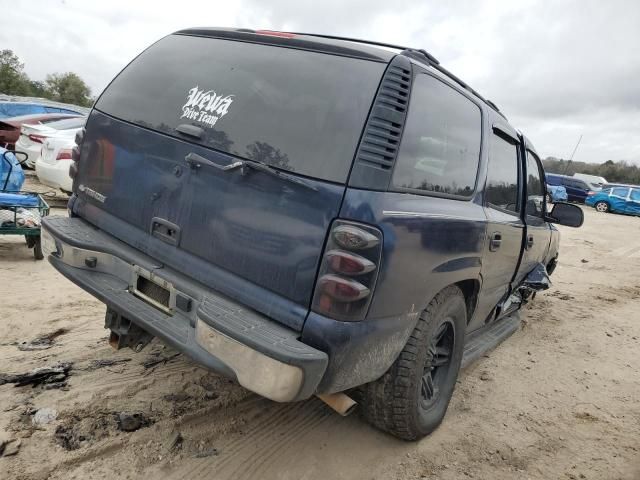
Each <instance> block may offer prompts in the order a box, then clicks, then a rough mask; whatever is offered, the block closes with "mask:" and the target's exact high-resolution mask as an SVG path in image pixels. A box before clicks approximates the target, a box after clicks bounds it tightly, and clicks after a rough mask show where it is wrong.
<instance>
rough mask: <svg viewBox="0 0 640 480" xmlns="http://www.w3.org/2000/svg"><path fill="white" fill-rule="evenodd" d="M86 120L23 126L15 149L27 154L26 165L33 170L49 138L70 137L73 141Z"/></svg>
mask: <svg viewBox="0 0 640 480" xmlns="http://www.w3.org/2000/svg"><path fill="white" fill-rule="evenodd" d="M86 120H87V118H86V117H77V118H69V119H66V120H59V121H57V122H51V123H47V124H45V125H23V126H22V129H21V130H20V138H19V139H18V141H17V142H16V146H15V149H16V151H18V152H25V153H26V154H27V155H29V158H27V161H26V162H25V165H26V166H27V167H29V168H33V167H34V166H35V164H36V161H37V160H38V157H39V156H40V151H41V150H42V145H43V144H44V142H45V141H46V140H47V139H48V138H52V137H58V136H70V138H72V139H73V136H74V135H75V134H76V131H78V129H79V128H82V127H83V126H84V123H85V122H86Z"/></svg>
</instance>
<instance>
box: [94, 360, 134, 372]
mask: <svg viewBox="0 0 640 480" xmlns="http://www.w3.org/2000/svg"><path fill="white" fill-rule="evenodd" d="M130 361H131V359H130V358H120V359H115V358H113V359H112V358H107V359H100V360H92V361H91V363H90V364H89V366H88V367H87V368H86V370H89V371H91V370H98V369H99V368H104V367H113V366H114V365H120V364H123V363H127V362H130Z"/></svg>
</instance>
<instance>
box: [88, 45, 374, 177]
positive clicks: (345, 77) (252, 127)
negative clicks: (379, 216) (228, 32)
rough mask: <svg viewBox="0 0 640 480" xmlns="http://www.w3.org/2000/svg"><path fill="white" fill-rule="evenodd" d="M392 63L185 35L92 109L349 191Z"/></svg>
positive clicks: (154, 52)
mask: <svg viewBox="0 0 640 480" xmlns="http://www.w3.org/2000/svg"><path fill="white" fill-rule="evenodd" d="M385 67H386V64H384V63H377V62H371V61H367V60H360V59H353V58H347V57H340V56H334V55H327V54H322V53H315V52H309V51H303V50H297V49H292V48H283V47H275V46H268V45H260V44H253V43H246V42H234V41H229V40H220V39H212V38H203V37H193V36H185V35H170V36H168V37H165V38H163V39H162V40H160V41H159V42H157V43H156V44H154V45H153V46H151V47H150V48H149V49H147V50H146V51H145V52H144V53H142V54H141V55H140V56H139V57H138V58H137V59H136V60H134V61H133V62H132V63H131V65H129V66H128V67H127V68H126V69H125V70H124V71H123V72H122V73H120V75H118V77H116V79H115V80H114V81H113V82H112V83H111V85H110V86H109V87H108V88H107V90H106V91H105V93H104V94H103V95H102V96H101V97H100V99H99V100H98V102H97V104H96V108H97V109H98V110H101V111H102V112H105V113H107V114H110V115H113V116H114V117H116V118H119V119H122V120H126V121H129V122H132V123H135V124H137V125H140V126H143V127H147V128H152V129H155V130H160V131H163V132H165V133H168V134H169V135H174V136H179V134H177V132H176V130H175V129H176V127H178V126H179V125H183V124H188V125H195V126H198V127H201V128H202V129H203V130H204V133H203V135H202V137H201V138H200V139H195V138H188V137H181V138H184V139H189V140H190V141H195V142H197V143H201V144H203V145H205V146H208V147H212V148H215V149H217V150H221V151H223V152H227V153H231V154H233V155H237V156H239V157H244V158H248V159H252V160H256V161H259V162H262V163H266V164H269V165H272V166H275V167H278V168H282V169H284V170H289V171H292V172H296V173H300V174H303V175H308V176H311V177H314V178H320V179H325V180H330V181H334V182H345V181H346V179H347V174H348V172H349V168H350V166H351V162H352V160H353V156H354V154H355V151H356V147H357V143H358V141H359V139H360V135H361V133H362V129H363V126H364V123H365V120H366V117H367V114H368V112H369V108H370V107H371V103H372V102H373V98H374V96H375V93H376V90H377V87H378V84H379V82H380V78H381V76H382V74H383V72H384V69H385Z"/></svg>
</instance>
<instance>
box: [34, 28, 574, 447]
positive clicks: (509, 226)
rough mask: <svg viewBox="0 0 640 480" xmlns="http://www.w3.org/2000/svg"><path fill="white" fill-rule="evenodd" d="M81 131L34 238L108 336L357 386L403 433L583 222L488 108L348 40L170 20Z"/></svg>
mask: <svg viewBox="0 0 640 480" xmlns="http://www.w3.org/2000/svg"><path fill="white" fill-rule="evenodd" d="M176 59H179V60H180V62H182V63H183V64H185V65H189V66H190V68H187V69H184V68H166V65H167V64H172V63H174V62H175V61H176ZM265 59H268V61H265ZM338 79H339V81H337V80H338ZM486 125H491V128H485V126H486ZM214 126H215V128H214ZM76 142H77V144H78V148H74V150H73V152H72V157H73V159H74V162H73V164H72V168H71V170H70V171H71V174H72V176H73V177H74V183H73V195H72V196H71V198H70V200H69V210H70V216H69V217H66V216H65V217H63V216H56V217H47V218H48V220H47V219H45V220H46V222H45V220H43V228H44V231H45V232H46V233H45V234H44V240H43V245H45V251H46V252H47V256H48V258H49V261H50V262H51V264H52V265H53V266H54V267H55V268H56V269H58V270H59V271H60V272H61V273H62V274H63V275H64V276H65V277H67V278H68V279H70V280H71V281H72V282H75V283H76V284H78V285H79V286H81V287H82V288H84V289H86V290H87V291H88V292H90V293H91V294H93V295H94V296H96V297H97V298H98V299H99V300H101V301H102V302H104V303H105V304H106V306H107V313H106V316H105V325H106V326H107V327H108V328H109V329H110V330H111V334H110V343H111V345H113V346H114V347H117V348H125V347H132V348H134V349H135V350H136V351H140V350H141V349H142V348H144V347H145V345H147V344H148V343H149V342H150V341H151V339H152V338H153V337H154V336H157V337H159V338H160V339H161V340H163V341H164V342H166V343H167V344H169V345H172V346H173V347H174V348H176V349H177V350H178V351H180V352H183V353H184V354H186V355H188V356H190V357H191V358H193V359H194V360H195V361H196V362H198V363H200V364H202V365H204V366H206V367H207V368H209V369H211V370H214V371H217V372H219V373H221V374H223V375H226V376H228V377H230V378H232V379H235V380H237V381H238V382H239V383H240V384H241V385H243V386H245V387H246V388H248V389H250V390H252V391H254V392H256V393H258V394H260V395H262V396H264V397H267V398H270V399H272V400H275V401H280V402H289V401H297V400H303V399H306V398H309V397H310V396H311V395H314V394H316V395H318V396H319V397H320V398H321V399H323V400H324V401H325V402H327V403H328V404H329V405H331V406H333V407H334V408H335V409H336V410H338V411H339V412H340V413H346V412H348V410H349V407H350V406H353V405H354V403H353V400H351V399H350V398H349V397H348V396H347V395H346V394H345V393H343V392H345V391H348V390H350V389H353V388H354V387H358V386H360V387H361V388H360V389H359V393H360V394H361V407H362V409H363V411H364V412H363V413H364V417H365V418H366V419H367V420H369V421H370V422H371V423H373V424H374V425H376V426H377V427H378V428H380V429H382V430H385V431H387V432H389V433H392V434H394V435H396V436H398V437H401V438H403V439H408V440H414V439H417V438H420V437H423V436H424V435H427V434H428V433H430V432H431V431H433V430H434V429H435V428H437V426H438V425H439V424H440V422H441V421H442V419H443V418H444V415H445V412H446V410H447V406H448V404H449V400H450V398H451V395H452V393H453V390H454V388H455V385H456V379H457V377H458V371H459V368H460V366H461V365H462V364H468V363H470V362H472V361H473V360H475V359H477V358H479V357H480V356H482V354H483V353H485V352H487V351H488V350H489V349H491V348H493V347H495V346H496V345H497V344H498V343H500V342H501V341H502V340H504V339H505V338H506V337H508V336H509V335H510V334H511V333H513V332H514V331H516V330H517V329H518V328H519V324H520V320H519V316H518V314H517V312H518V310H519V309H520V307H521V306H522V305H524V304H525V303H526V302H527V300H530V299H531V297H532V296H533V293H534V292H536V291H538V290H543V289H545V288H548V286H549V277H548V274H549V273H550V272H552V271H553V269H554V267H555V265H556V262H557V256H558V248H559V235H560V233H559V231H558V229H557V228H555V226H554V225H552V223H558V224H562V225H567V226H574V227H577V226H580V225H581V224H582V220H583V212H582V210H581V209H580V208H579V207H577V206H576V205H570V204H566V203H556V204H554V205H553V208H552V209H550V210H547V209H546V205H545V195H546V188H545V183H544V169H543V168H542V164H541V162H540V159H539V156H538V154H537V153H536V151H535V148H534V147H533V145H532V144H531V142H530V141H529V140H528V139H527V138H526V137H524V136H523V135H522V134H521V133H520V132H518V131H517V130H516V129H515V128H514V127H513V126H511V125H510V123H509V121H508V120H507V119H506V118H505V116H504V115H503V114H502V113H500V111H499V110H498V109H497V107H496V106H495V105H494V104H493V103H491V102H489V101H487V100H485V99H483V98H482V97H481V96H480V95H478V94H477V93H476V92H475V91H474V90H472V89H471V88H470V87H468V86H467V85H466V84H465V83H463V82H462V81H461V80H459V79H458V78H456V77H455V76H453V75H452V74H451V73H449V72H448V71H447V70H445V69H444V68H442V67H441V66H440V64H439V63H438V62H437V60H435V59H434V58H433V57H431V56H430V55H429V54H428V53H426V52H424V51H422V50H415V49H405V48H404V47H389V46H385V48H379V47H377V46H376V45H373V44H371V43H367V42H364V41H361V40H353V39H344V38H343V39H340V38H333V37H329V38H323V37H322V36H318V35H306V34H292V33H285V32H269V31H252V30H246V29H242V30H232V29H208V28H197V29H190V30H183V31H180V32H176V33H175V34H173V35H168V36H166V37H164V38H163V39H161V40H159V41H158V42H156V43H155V44H153V45H152V46H151V47H149V48H148V49H147V50H145V51H144V52H143V53H142V54H141V55H139V56H138V57H136V59H135V60H133V62H131V63H130V64H129V65H128V66H127V67H126V68H125V69H124V71H123V72H122V73H121V74H120V75H118V76H117V77H116V78H115V79H114V80H113V81H112V82H111V83H110V84H109V86H108V87H107V89H106V90H105V91H104V92H103V94H102V95H101V96H100V98H99V99H98V101H97V102H96V105H95V108H94V109H93V110H92V112H91V114H90V116H89V118H88V120H87V125H86V128H85V129H82V130H80V131H79V132H78V133H77V135H76ZM486 408H492V406H491V405H487V406H486Z"/></svg>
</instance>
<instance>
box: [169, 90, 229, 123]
mask: <svg viewBox="0 0 640 480" xmlns="http://www.w3.org/2000/svg"><path fill="white" fill-rule="evenodd" d="M234 97H235V95H223V94H219V95H218V94H217V93H216V92H215V91H214V90H207V91H206V92H205V91H204V89H203V90H200V88H199V87H198V85H196V86H195V87H193V88H192V89H191V90H189V92H188V93H187V103H185V104H184V105H183V106H182V116H181V117H180V118H186V119H187V120H195V121H196V122H198V123H202V124H203V125H205V126H207V127H209V128H211V127H213V126H214V125H215V124H216V122H217V121H218V120H220V119H221V118H222V117H224V116H225V115H226V114H227V112H228V111H229V106H230V105H231V103H232V102H233V99H234Z"/></svg>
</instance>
